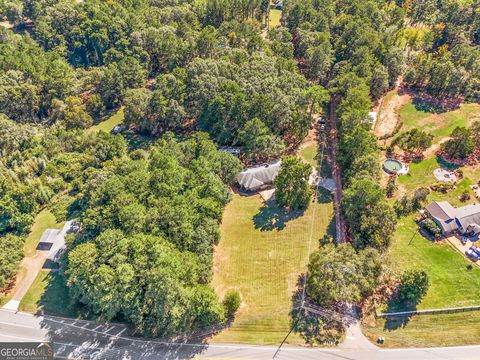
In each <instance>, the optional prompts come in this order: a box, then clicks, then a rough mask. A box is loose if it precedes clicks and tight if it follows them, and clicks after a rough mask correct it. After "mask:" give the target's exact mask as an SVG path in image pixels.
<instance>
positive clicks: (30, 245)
mask: <svg viewBox="0 0 480 360" xmlns="http://www.w3.org/2000/svg"><path fill="white" fill-rule="evenodd" d="M62 226H63V223H57V221H56V220H55V216H54V215H53V214H52V212H51V211H50V210H48V209H43V210H42V211H40V212H39V213H38V215H37V217H36V218H35V222H34V223H33V225H32V228H31V229H30V233H29V234H28V236H27V239H26V240H25V245H24V252H25V256H33V255H35V251H36V249H37V245H38V241H39V240H40V238H41V237H42V234H43V232H44V231H45V230H46V229H60V228H61V227H62Z"/></svg>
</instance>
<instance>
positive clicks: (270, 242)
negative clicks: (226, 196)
mask: <svg viewBox="0 0 480 360" xmlns="http://www.w3.org/2000/svg"><path fill="white" fill-rule="evenodd" d="M313 208H314V207H313V203H312V204H311V205H310V207H309V208H308V209H307V210H306V211H305V213H304V214H301V215H299V216H298V217H293V218H289V217H288V215H287V214H285V213H284V212H283V211H281V210H280V209H278V207H276V206H275V205H272V206H269V207H265V206H264V205H263V201H262V200H261V198H260V196H259V195H255V196H250V197H244V196H239V195H234V197H233V200H232V201H231V202H230V203H229V204H228V205H227V208H226V210H225V212H224V215H223V221H222V226H221V240H220V243H219V245H218V246H217V248H216V251H215V263H214V270H215V273H214V278H213V282H212V285H213V287H214V288H215V290H216V291H217V293H218V294H219V295H220V296H223V295H224V294H225V292H226V291H227V290H229V289H236V290H238V291H239V292H240V294H241V297H242V305H241V307H240V309H239V310H238V313H237V316H236V319H235V321H234V322H233V325H232V326H231V327H230V328H228V329H226V330H224V331H222V332H221V333H220V334H218V335H217V336H215V337H214V339H213V340H214V341H216V342H227V343H247V342H248V343H252V344H278V343H279V342H280V341H282V340H283V338H284V337H285V335H286V334H287V333H288V331H289V330H290V317H289V311H290V309H291V307H292V302H291V298H292V295H293V294H294V292H295V291H296V289H297V282H298V280H299V275H300V274H301V273H302V272H303V271H304V270H305V268H306V264H307V262H308V259H307V253H308V247H309V240H310V229H311V223H312V222H311V221H312V216H313ZM332 215H333V207H332V203H331V202H328V203H327V202H325V203H318V204H317V208H316V214H315V222H314V228H313V230H314V236H313V239H312V242H311V249H315V248H316V247H317V246H318V240H319V239H320V238H321V237H322V236H323V235H324V234H325V233H326V231H327V228H328V225H329V224H330V222H331V220H332ZM262 228H263V230H262ZM288 342H289V343H296V344H300V343H303V340H302V339H301V338H300V336H298V335H296V334H292V335H291V336H290V337H289V339H288Z"/></svg>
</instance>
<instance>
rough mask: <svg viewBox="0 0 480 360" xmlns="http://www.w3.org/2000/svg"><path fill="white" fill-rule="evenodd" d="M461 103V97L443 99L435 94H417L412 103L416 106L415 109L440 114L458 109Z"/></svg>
mask: <svg viewBox="0 0 480 360" xmlns="http://www.w3.org/2000/svg"><path fill="white" fill-rule="evenodd" d="M461 103H462V99H461V98H448V99H441V98H438V97H433V96H432V97H429V96H421V97H420V96H415V97H413V99H412V104H413V105H414V106H415V109H417V110H418V111H422V112H426V113H432V114H440V113H443V112H447V111H452V110H455V109H458V108H459V107H460V104H461Z"/></svg>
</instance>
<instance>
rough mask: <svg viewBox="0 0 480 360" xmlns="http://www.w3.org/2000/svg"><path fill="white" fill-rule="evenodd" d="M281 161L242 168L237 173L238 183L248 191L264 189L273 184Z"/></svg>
mask: <svg viewBox="0 0 480 360" xmlns="http://www.w3.org/2000/svg"><path fill="white" fill-rule="evenodd" d="M280 164H281V161H280V160H278V161H275V162H273V163H269V164H264V165H260V166H255V167H251V168H247V169H244V170H243V171H242V172H241V173H240V174H239V175H238V184H239V185H240V187H241V188H242V189H243V190H245V191H249V192H256V191H260V190H264V189H266V188H268V187H270V186H271V185H272V184H273V181H274V180H275V178H276V177H277V175H278V172H279V171H280Z"/></svg>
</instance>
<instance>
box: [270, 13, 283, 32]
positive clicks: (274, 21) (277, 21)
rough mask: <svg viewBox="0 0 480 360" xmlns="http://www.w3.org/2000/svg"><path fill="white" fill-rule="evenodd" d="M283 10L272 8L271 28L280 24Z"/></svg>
mask: <svg viewBox="0 0 480 360" xmlns="http://www.w3.org/2000/svg"><path fill="white" fill-rule="evenodd" d="M281 18H282V10H276V9H270V28H274V27H277V26H280V19H281Z"/></svg>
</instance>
